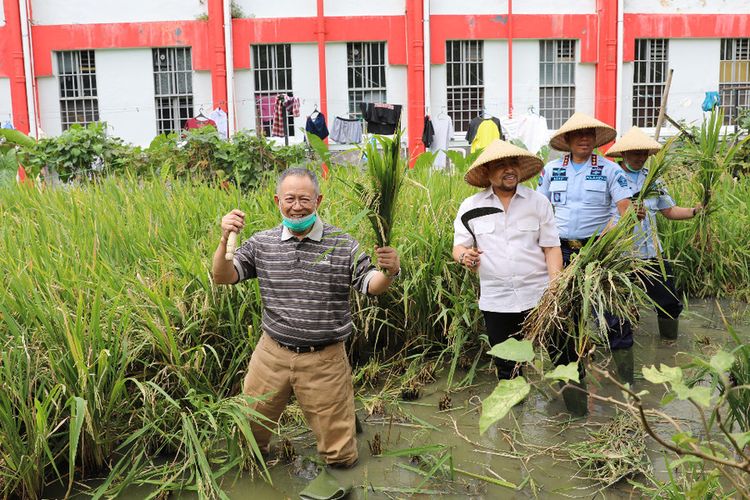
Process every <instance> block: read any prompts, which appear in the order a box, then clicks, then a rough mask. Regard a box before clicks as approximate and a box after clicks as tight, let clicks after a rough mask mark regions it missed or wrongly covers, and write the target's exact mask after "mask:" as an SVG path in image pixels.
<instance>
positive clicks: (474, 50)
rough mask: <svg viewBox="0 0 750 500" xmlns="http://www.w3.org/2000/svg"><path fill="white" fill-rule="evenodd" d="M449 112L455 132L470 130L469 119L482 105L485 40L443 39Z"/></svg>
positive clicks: (480, 110)
mask: <svg viewBox="0 0 750 500" xmlns="http://www.w3.org/2000/svg"><path fill="white" fill-rule="evenodd" d="M446 44H447V46H446V59H445V66H446V68H445V69H446V76H447V83H446V86H447V93H448V102H447V105H448V115H449V116H450V117H451V119H452V120H453V127H454V129H455V130H456V132H466V131H468V130H469V123H470V122H471V120H472V119H473V118H475V117H476V116H478V115H479V114H481V112H482V109H483V108H484V62H483V52H484V42H483V41H482V40H449V41H447V42H446Z"/></svg>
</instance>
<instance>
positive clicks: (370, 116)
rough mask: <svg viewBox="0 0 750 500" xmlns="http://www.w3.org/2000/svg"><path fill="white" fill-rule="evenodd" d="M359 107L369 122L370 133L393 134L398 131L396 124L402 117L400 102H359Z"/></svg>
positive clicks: (368, 129)
mask: <svg viewBox="0 0 750 500" xmlns="http://www.w3.org/2000/svg"><path fill="white" fill-rule="evenodd" d="M359 109H360V111H361V112H362V118H364V119H365V121H366V122H367V132H368V133H370V134H384V135H392V134H393V133H395V132H396V125H398V122H399V120H400V119H401V105H400V104H387V103H377V104H373V103H371V102H363V103H360V104H359Z"/></svg>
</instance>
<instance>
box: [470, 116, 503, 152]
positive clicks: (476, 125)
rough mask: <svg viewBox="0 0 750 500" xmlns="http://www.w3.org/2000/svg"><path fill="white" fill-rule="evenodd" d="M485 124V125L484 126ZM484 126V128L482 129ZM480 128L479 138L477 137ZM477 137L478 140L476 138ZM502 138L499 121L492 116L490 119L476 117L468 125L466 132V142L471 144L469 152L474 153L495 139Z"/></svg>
mask: <svg viewBox="0 0 750 500" xmlns="http://www.w3.org/2000/svg"><path fill="white" fill-rule="evenodd" d="M485 124H486V125H485ZM482 125H484V127H482ZM480 128H481V129H482V130H481V132H482V134H481V136H479V132H480ZM478 136H479V140H477V137H478ZM502 138H503V129H502V126H501V124H500V120H498V119H497V118H495V117H494V116H493V117H491V118H484V117H482V116H477V117H476V118H474V119H473V120H471V122H470V123H469V130H468V131H467V132H466V141H467V142H468V143H469V144H471V151H472V152H474V151H476V150H477V149H478V148H484V147H486V146H487V145H489V143H491V142H492V141H494V140H495V139H502Z"/></svg>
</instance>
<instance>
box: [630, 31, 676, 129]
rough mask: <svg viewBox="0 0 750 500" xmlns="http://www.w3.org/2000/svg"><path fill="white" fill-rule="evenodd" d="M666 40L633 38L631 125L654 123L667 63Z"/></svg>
mask: <svg viewBox="0 0 750 500" xmlns="http://www.w3.org/2000/svg"><path fill="white" fill-rule="evenodd" d="M667 42H668V41H667V40H664V39H647V40H636V43H635V61H634V64H633V125H636V126H638V127H655V126H656V121H657V119H658V118H659V107H660V106H661V96H662V93H663V92H664V84H665V82H666V79H667V67H668V63H669V59H668V48H669V45H668V43H667Z"/></svg>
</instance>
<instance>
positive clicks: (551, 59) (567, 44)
mask: <svg viewBox="0 0 750 500" xmlns="http://www.w3.org/2000/svg"><path fill="white" fill-rule="evenodd" d="M575 62H576V42H575V40H540V41H539V114H540V115H542V116H544V117H545V118H546V119H547V126H548V127H549V128H551V129H558V128H560V126H562V124H563V123H564V122H565V120H567V119H568V118H570V116H571V115H572V114H573V113H574V112H575V109H576V68H575Z"/></svg>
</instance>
